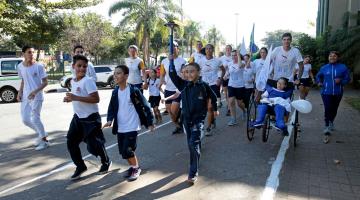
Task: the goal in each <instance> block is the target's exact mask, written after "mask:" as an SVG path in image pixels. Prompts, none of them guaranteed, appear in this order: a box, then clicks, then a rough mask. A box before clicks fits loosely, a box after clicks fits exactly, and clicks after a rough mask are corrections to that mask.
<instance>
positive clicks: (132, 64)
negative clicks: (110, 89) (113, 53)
mask: <svg viewBox="0 0 360 200" xmlns="http://www.w3.org/2000/svg"><path fill="white" fill-rule="evenodd" d="M128 53H129V57H128V58H125V64H126V66H128V67H129V70H130V71H129V78H128V83H129V84H131V85H132V86H135V87H137V88H138V89H139V90H140V91H141V92H142V91H143V89H147V87H148V84H147V80H146V78H147V77H146V73H145V63H144V61H143V60H142V59H141V58H139V57H138V47H137V46H136V45H130V46H129V48H128Z"/></svg>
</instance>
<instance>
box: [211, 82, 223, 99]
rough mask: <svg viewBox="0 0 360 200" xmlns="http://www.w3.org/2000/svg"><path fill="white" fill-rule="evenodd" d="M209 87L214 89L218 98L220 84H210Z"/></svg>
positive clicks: (219, 95)
mask: <svg viewBox="0 0 360 200" xmlns="http://www.w3.org/2000/svg"><path fill="white" fill-rule="evenodd" d="M210 88H211V89H212V91H214V93H215V95H216V97H217V98H220V97H221V94H220V86H217V85H211V86H210Z"/></svg>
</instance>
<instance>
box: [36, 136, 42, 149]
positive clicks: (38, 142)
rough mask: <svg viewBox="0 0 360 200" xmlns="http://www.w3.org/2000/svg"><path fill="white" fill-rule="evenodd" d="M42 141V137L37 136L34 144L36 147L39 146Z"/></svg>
mask: <svg viewBox="0 0 360 200" xmlns="http://www.w3.org/2000/svg"><path fill="white" fill-rule="evenodd" d="M41 141H42V139H41V138H40V137H38V138H36V139H35V140H34V146H35V147H37V146H39V144H40V143H41Z"/></svg>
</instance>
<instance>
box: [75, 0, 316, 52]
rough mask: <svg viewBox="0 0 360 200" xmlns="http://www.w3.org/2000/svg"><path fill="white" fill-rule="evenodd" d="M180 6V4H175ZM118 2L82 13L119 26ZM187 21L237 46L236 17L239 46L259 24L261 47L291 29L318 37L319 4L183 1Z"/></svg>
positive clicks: (306, 0)
mask: <svg viewBox="0 0 360 200" xmlns="http://www.w3.org/2000/svg"><path fill="white" fill-rule="evenodd" d="M174 1H175V2H177V3H179V5H180V0H174ZM115 2H117V0H104V1H103V3H101V4H99V5H97V6H95V7H90V8H85V9H81V10H79V11H78V12H84V11H92V12H96V13H98V14H101V15H103V16H104V17H105V18H107V19H109V20H111V21H112V23H113V24H117V23H118V22H119V21H120V20H121V18H122V16H121V15H120V14H116V15H113V16H112V17H111V18H110V17H109V16H108V14H107V13H108V10H109V7H110V6H111V5H112V4H113V3H115ZM182 3H183V10H184V13H185V18H190V19H192V20H195V21H198V22H200V23H201V26H202V33H205V31H206V30H207V29H208V28H209V27H211V26H212V25H215V26H216V27H217V28H218V29H219V30H220V31H221V33H222V35H223V36H224V37H225V39H226V42H227V43H230V44H235V39H236V28H235V27H236V16H235V13H239V15H238V36H237V37H238V43H240V42H241V41H242V37H243V36H244V37H245V43H246V44H247V45H248V44H249V40H250V33H251V29H252V24H253V23H255V42H256V43H257V44H259V45H261V42H260V40H261V39H262V38H264V36H265V32H269V31H274V30H277V29H290V30H292V31H297V32H304V33H307V34H310V35H312V36H315V32H316V30H315V26H310V25H309V24H310V23H309V22H312V23H315V22H316V14H317V4H318V1H317V0H251V1H249V0H247V1H245V0H221V1H218V0H182Z"/></svg>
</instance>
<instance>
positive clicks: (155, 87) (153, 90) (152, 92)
mask: <svg viewBox="0 0 360 200" xmlns="http://www.w3.org/2000/svg"><path fill="white" fill-rule="evenodd" d="M159 85H160V80H159V79H158V78H157V79H155V80H152V79H150V80H149V96H160V89H159Z"/></svg>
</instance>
